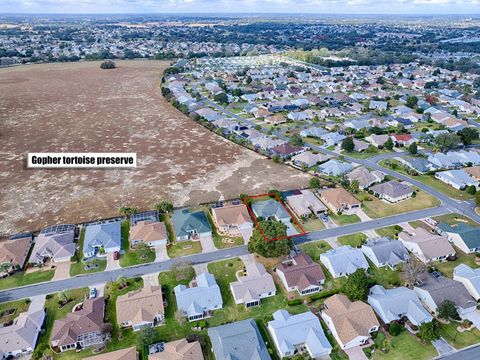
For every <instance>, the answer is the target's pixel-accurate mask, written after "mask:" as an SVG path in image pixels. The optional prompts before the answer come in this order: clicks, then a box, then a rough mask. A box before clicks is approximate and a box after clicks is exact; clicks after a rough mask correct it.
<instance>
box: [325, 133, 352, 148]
mask: <svg viewBox="0 0 480 360" xmlns="http://www.w3.org/2000/svg"><path fill="white" fill-rule="evenodd" d="M345 138H346V136H345V135H342V134H339V133H338V132H329V133H326V134H324V135H322V136H320V139H322V140H323V141H324V142H325V146H327V147H330V146H336V145H338V144H340V143H341V142H342V141H343V140H344V139H345Z"/></svg>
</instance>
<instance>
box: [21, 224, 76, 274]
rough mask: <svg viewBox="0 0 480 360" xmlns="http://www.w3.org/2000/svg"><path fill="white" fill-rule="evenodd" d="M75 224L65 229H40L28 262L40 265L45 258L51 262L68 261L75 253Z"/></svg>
mask: <svg viewBox="0 0 480 360" xmlns="http://www.w3.org/2000/svg"><path fill="white" fill-rule="evenodd" d="M74 239H75V226H73V225H72V227H68V228H67V230H66V231H62V230H54V231H50V230H48V229H47V230H46V231H41V232H40V234H39V235H38V236H37V237H36V239H35V245H34V246H33V250H32V254H31V255H30V260H29V262H30V263H31V264H39V265H42V264H43V263H45V261H46V260H50V261H53V262H64V261H70V259H71V257H72V256H73V255H75V250H76V244H75V242H74Z"/></svg>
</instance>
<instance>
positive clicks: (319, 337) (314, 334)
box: [267, 310, 332, 358]
mask: <svg viewBox="0 0 480 360" xmlns="http://www.w3.org/2000/svg"><path fill="white" fill-rule="evenodd" d="M267 329H268V332H269V334H270V336H271V338H272V340H273V343H274V344H275V348H276V349H277V353H278V355H279V356H280V358H284V357H291V356H294V355H299V354H301V353H307V354H308V355H309V356H310V357H311V358H320V357H326V356H328V355H329V354H330V353H331V351H332V345H330V343H329V342H328V339H327V337H326V336H325V333H324V332H323V329H322V325H321V324H320V320H319V319H318V317H316V316H315V315H314V314H313V313H311V312H310V311H307V312H304V313H301V314H297V315H290V314H289V313H288V312H287V311H286V310H277V311H275V312H274V313H273V320H272V321H269V322H268V325H267Z"/></svg>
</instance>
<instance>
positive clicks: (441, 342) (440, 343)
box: [432, 338, 457, 356]
mask: <svg viewBox="0 0 480 360" xmlns="http://www.w3.org/2000/svg"><path fill="white" fill-rule="evenodd" d="M432 345H433V346H434V347H435V349H436V350H437V352H438V355H440V356H442V355H447V354H452V353H454V352H455V351H457V350H456V349H455V348H454V347H453V346H452V345H450V344H449V343H447V341H446V340H445V339H444V338H440V339H438V340H434V341H432Z"/></svg>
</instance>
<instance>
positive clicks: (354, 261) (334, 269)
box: [320, 245, 369, 278]
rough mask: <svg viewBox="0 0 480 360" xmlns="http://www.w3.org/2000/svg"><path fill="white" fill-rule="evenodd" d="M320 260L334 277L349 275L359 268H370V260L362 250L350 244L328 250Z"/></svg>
mask: <svg viewBox="0 0 480 360" xmlns="http://www.w3.org/2000/svg"><path fill="white" fill-rule="evenodd" d="M320 261H321V262H322V264H323V265H324V266H325V267H326V268H327V270H328V271H329V272H330V274H332V276H333V277H334V278H339V277H342V276H348V275H350V274H353V273H354V272H355V271H357V270H358V269H365V270H367V269H368V267H369V266H368V262H367V260H366V259H365V256H364V255H363V253H362V251H361V250H360V249H357V248H352V247H351V246H350V245H345V246H340V247H338V248H336V249H331V250H328V251H327V252H325V253H323V254H321V255H320Z"/></svg>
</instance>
